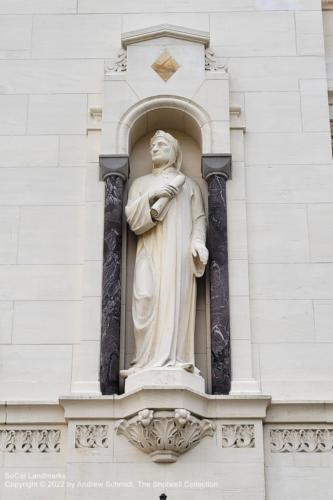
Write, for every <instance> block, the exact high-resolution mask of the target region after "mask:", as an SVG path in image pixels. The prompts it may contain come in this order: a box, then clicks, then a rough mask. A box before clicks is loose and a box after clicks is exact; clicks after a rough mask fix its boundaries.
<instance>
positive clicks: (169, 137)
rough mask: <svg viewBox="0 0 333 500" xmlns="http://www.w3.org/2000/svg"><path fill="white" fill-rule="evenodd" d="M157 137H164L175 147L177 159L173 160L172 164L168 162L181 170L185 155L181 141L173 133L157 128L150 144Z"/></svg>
mask: <svg viewBox="0 0 333 500" xmlns="http://www.w3.org/2000/svg"><path fill="white" fill-rule="evenodd" d="M157 137H163V139H165V140H166V141H167V142H168V143H169V144H170V145H171V147H172V149H173V152H174V155H175V160H174V161H172V162H171V163H170V165H169V164H168V165H167V166H171V165H174V166H175V168H176V169H177V170H180V167H181V165H182V160H183V155H182V151H181V149H180V146H179V142H178V141H177V139H176V138H175V137H174V136H173V135H171V134H169V133H168V132H164V130H157V131H156V132H155V134H154V135H153V137H152V138H151V140H150V144H151V143H152V142H153V140H154V139H156V138H157Z"/></svg>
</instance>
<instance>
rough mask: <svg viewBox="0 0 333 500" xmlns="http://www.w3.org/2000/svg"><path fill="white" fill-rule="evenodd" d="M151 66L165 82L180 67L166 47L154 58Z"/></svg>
mask: <svg viewBox="0 0 333 500" xmlns="http://www.w3.org/2000/svg"><path fill="white" fill-rule="evenodd" d="M151 67H152V68H153V70H154V71H156V73H157V74H158V76H160V77H161V78H162V80H164V81H165V82H167V81H168V80H169V78H171V77H172V75H174V74H175V73H176V71H177V70H178V69H179V68H180V66H179V64H178V63H177V61H176V60H175V59H174V58H173V56H172V55H171V54H170V52H169V51H168V50H167V49H165V50H163V52H162V54H161V55H160V56H159V57H158V58H157V59H156V61H155V62H154V63H153V64H152V65H151Z"/></svg>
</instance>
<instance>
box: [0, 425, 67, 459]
mask: <svg viewBox="0 0 333 500" xmlns="http://www.w3.org/2000/svg"><path fill="white" fill-rule="evenodd" d="M60 438H61V431H60V430H57V429H1V430H0V451H2V452H8V453H19V452H21V453H59V452H60Z"/></svg>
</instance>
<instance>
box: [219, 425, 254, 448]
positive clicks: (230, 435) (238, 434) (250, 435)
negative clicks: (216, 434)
mask: <svg viewBox="0 0 333 500" xmlns="http://www.w3.org/2000/svg"><path fill="white" fill-rule="evenodd" d="M254 447H255V434H254V425H251V424H250V425H243V424H241V425H222V448H254Z"/></svg>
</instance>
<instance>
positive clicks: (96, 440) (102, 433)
mask: <svg viewBox="0 0 333 500" xmlns="http://www.w3.org/2000/svg"><path fill="white" fill-rule="evenodd" d="M108 432H109V426H108V425H77V426H76V428H75V448H108V447H109V439H108Z"/></svg>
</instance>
